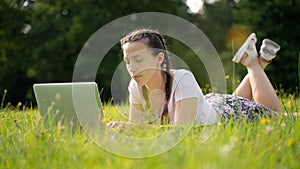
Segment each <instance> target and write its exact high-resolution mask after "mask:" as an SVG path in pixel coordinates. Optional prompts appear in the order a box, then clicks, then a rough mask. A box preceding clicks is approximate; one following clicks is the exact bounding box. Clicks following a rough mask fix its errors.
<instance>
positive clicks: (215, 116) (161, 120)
mask: <svg viewBox="0 0 300 169" xmlns="http://www.w3.org/2000/svg"><path fill="white" fill-rule="evenodd" d="M255 43H256V36H255V34H254V33H252V34H251V35H250V36H249V37H248V38H247V40H246V41H245V43H244V44H243V45H242V46H241V48H240V49H239V50H238V52H237V53H236V55H235V56H234V58H233V61H234V62H236V63H241V64H243V65H244V66H245V67H246V68H247V70H248V74H247V75H246V76H245V77H244V79H243V81H242V82H241V83H240V84H239V86H238V87H237V88H236V90H235V92H234V93H233V94H231V95H230V94H218V93H210V94H207V95H203V93H202V91H201V89H200V87H199V85H198V83H197V81H196V80H195V77H194V75H193V74H192V73H191V72H190V71H187V70H184V69H180V70H174V69H170V58H169V55H168V52H167V47H166V46H167V45H166V42H165V39H164V37H163V36H162V35H161V34H160V33H159V32H157V31H154V30H151V29H139V30H135V31H133V32H131V33H129V34H128V35H127V36H125V37H124V38H123V39H121V47H122V50H123V56H124V61H125V62H126V66H127V70H128V72H129V74H130V76H131V77H132V80H131V81H130V84H129V87H128V90H129V102H130V113H129V123H144V124H145V123H147V124H149V123H151V124H152V123H154V124H174V125H180V124H191V123H195V124H213V123H216V122H218V120H221V121H225V122H226V121H228V120H229V119H230V118H234V119H240V118H245V119H246V120H247V121H252V120H257V119H259V118H260V117H263V116H269V117H273V116H278V115H280V114H281V113H282V107H281V105H280V102H279V98H278V97H277V95H276V93H275V90H274V88H273V86H272V85H271V83H270V81H269V79H268V77H267V75H266V73H265V72H264V68H265V67H266V66H267V65H268V63H270V62H271V60H272V59H273V58H274V57H275V55H276V52H277V51H278V50H279V49H280V46H279V45H278V44H276V43H275V42H273V41H271V40H269V39H265V40H264V41H263V43H262V46H261V48H260V52H259V53H258V52H257V50H256V47H255ZM120 124H122V123H121V122H112V123H110V126H111V127H115V126H118V125H120Z"/></svg>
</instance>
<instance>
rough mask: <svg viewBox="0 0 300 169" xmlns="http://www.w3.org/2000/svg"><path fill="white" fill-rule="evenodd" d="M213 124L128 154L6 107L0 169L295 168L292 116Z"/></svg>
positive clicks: (298, 125)
mask: <svg viewBox="0 0 300 169" xmlns="http://www.w3.org/2000/svg"><path fill="white" fill-rule="evenodd" d="M291 97H293V96H291ZM291 97H290V96H287V95H286V96H285V98H284V99H283V98H282V103H283V105H284V107H285V108H286V109H287V111H289V112H292V111H294V110H295V109H297V110H298V100H297V99H295V98H293V100H292V103H290V102H291V101H290V100H289V99H290V98H291ZM292 104H293V105H292ZM104 110H105V111H104V113H105V117H106V119H105V120H107V121H114V120H124V117H122V116H121V115H119V114H118V113H117V112H118V111H117V109H116V108H115V107H114V106H111V105H104ZM214 127H215V128H216V129H215V131H214V132H213V134H212V135H211V137H210V138H209V139H208V140H205V141H203V140H202V138H201V134H200V133H201V131H202V129H203V127H201V126H195V127H193V128H192V129H191V131H190V132H189V134H188V135H187V136H186V137H185V138H184V139H183V140H182V141H181V142H180V143H179V144H178V145H177V146H175V147H174V148H173V149H171V150H169V151H167V152H165V153H163V154H160V155H157V156H154V157H149V158H142V159H132V158H126V157H120V156H116V155H114V154H112V153H110V152H107V151H105V150H103V149H102V148H100V147H99V146H98V145H97V144H96V143H94V142H93V141H92V140H91V139H89V137H88V136H87V135H86V134H85V132H84V131H83V130H82V129H80V128H79V127H78V128H72V127H70V126H69V125H65V126H62V125H60V124H55V123H54V124H52V125H50V126H49V125H47V126H46V125H44V123H43V120H42V119H41V117H40V115H39V112H38V111H37V110H36V109H30V108H24V107H23V108H22V105H21V104H20V105H19V106H18V107H14V108H13V107H10V106H7V107H4V108H2V109H0V168H30V169H32V168H51V169H52V168H72V169H73V168H101V169H103V168H104V169H105V168H122V169H127V168H128V169H132V168H137V169H140V168H141V169H143V168H205V169H215V168H216V169H219V168H222V169H224V168H225V169H226V168H230V169H232V168H233V169H234V168H239V169H240V168H242V169H248V168H249V169H252V168H263V169H265V168H272V169H273V168H275V169H276V168H280V169H281V168H287V169H290V168H300V162H299V159H300V151H299V150H300V141H299V140H300V130H299V129H300V121H299V119H298V118H294V117H291V116H289V117H287V118H285V119H282V118H280V119H276V120H272V119H262V120H261V121H258V122H254V123H246V122H244V121H239V122H229V123H227V124H216V125H214Z"/></svg>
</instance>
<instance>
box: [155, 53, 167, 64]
mask: <svg viewBox="0 0 300 169" xmlns="http://www.w3.org/2000/svg"><path fill="white" fill-rule="evenodd" d="M157 60H158V62H159V64H162V63H163V62H164V60H165V54H164V53H162V52H160V53H159V54H158V55H157Z"/></svg>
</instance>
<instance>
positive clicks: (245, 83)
mask: <svg viewBox="0 0 300 169" xmlns="http://www.w3.org/2000/svg"><path fill="white" fill-rule="evenodd" d="M233 95H235V96H241V97H244V98H247V99H249V100H252V99H253V97H252V90H251V85H250V81H249V75H248V74H247V75H246V76H245V77H244V79H243V80H242V81H241V83H240V84H239V85H238V87H237V88H236V89H235V91H234V92H233Z"/></svg>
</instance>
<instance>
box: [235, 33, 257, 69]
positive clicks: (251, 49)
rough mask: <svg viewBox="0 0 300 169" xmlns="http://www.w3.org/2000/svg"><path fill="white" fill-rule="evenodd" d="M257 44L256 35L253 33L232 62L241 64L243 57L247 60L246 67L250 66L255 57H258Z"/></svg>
mask: <svg viewBox="0 0 300 169" xmlns="http://www.w3.org/2000/svg"><path fill="white" fill-rule="evenodd" d="M255 43H256V35H255V33H251V34H250V35H249V36H248V38H247V39H246V41H245V42H244V44H243V45H242V46H241V47H240V49H239V50H238V51H237V52H236V54H235V56H234V57H233V59H232V61H233V62H236V63H239V62H240V60H241V59H242V58H243V57H246V58H245V61H244V63H243V64H244V65H248V63H249V62H250V61H251V59H252V58H253V57H257V50H256V47H255Z"/></svg>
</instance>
